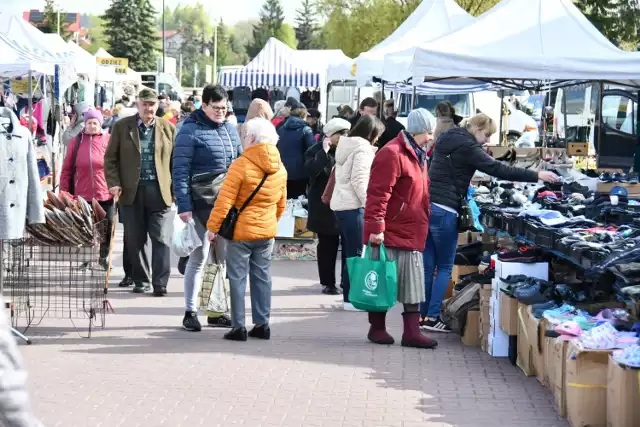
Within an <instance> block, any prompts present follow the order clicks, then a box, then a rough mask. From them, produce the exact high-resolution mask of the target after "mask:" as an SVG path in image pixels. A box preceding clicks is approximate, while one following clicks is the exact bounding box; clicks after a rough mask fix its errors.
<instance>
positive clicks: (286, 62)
mask: <svg viewBox="0 0 640 427" xmlns="http://www.w3.org/2000/svg"><path fill="white" fill-rule="evenodd" d="M296 52H297V51H296V50H294V49H291V48H290V47H289V46H287V45H285V44H284V43H282V42H281V41H280V40H278V39H276V38H273V37H272V38H270V39H269V41H267V44H266V45H265V46H264V47H263V48H262V50H261V51H260V53H258V55H257V56H256V57H255V58H253V60H252V61H251V62H250V63H249V64H247V65H246V66H244V67H243V68H242V69H240V70H238V71H230V72H229V71H223V72H222V73H221V76H220V82H221V84H222V85H223V86H230V87H239V86H249V87H264V86H275V87H318V86H320V71H319V70H318V69H317V68H316V69H315V70H313V67H310V66H305V65H304V64H303V61H302V60H301V59H300V58H299V57H298V56H297V54H296Z"/></svg>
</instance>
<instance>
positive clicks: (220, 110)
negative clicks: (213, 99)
mask: <svg viewBox="0 0 640 427" xmlns="http://www.w3.org/2000/svg"><path fill="white" fill-rule="evenodd" d="M208 107H209V108H211V109H212V110H213V111H215V112H217V113H224V112H226V111H227V106H226V105H224V106H218V105H211V104H208Z"/></svg>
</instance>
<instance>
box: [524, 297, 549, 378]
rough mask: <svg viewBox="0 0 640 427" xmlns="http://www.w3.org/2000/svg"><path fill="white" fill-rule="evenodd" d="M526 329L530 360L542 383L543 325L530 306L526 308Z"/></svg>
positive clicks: (543, 368)
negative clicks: (527, 331) (530, 339)
mask: <svg viewBox="0 0 640 427" xmlns="http://www.w3.org/2000/svg"><path fill="white" fill-rule="evenodd" d="M527 329H528V330H529V337H532V339H533V341H531V342H530V344H531V362H532V363H533V370H534V371H535V373H536V377H537V378H538V382H540V384H542V385H544V376H545V366H544V354H543V353H542V344H543V343H544V338H545V337H544V333H545V330H544V325H543V324H542V322H541V321H540V320H539V319H537V318H536V317H534V315H533V313H532V310H531V306H529V307H528V309H527Z"/></svg>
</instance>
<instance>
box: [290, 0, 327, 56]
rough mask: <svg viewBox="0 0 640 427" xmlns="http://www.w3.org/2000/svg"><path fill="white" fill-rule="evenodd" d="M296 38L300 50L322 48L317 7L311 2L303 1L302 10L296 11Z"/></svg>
mask: <svg viewBox="0 0 640 427" xmlns="http://www.w3.org/2000/svg"><path fill="white" fill-rule="evenodd" d="M296 13H297V16H296V27H295V30H296V38H297V39H298V49H317V48H320V47H321V46H320V38H319V34H318V33H319V28H318V25H317V21H316V6H315V4H314V3H313V2H312V1H311V0H302V8H301V9H298V10H296Z"/></svg>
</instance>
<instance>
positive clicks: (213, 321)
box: [207, 315, 233, 328]
mask: <svg viewBox="0 0 640 427" xmlns="http://www.w3.org/2000/svg"><path fill="white" fill-rule="evenodd" d="M207 324H208V325H209V326H211V327H212V328H231V327H233V324H232V323H231V319H229V317H227V316H226V315H222V316H220V317H207Z"/></svg>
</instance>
